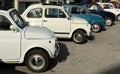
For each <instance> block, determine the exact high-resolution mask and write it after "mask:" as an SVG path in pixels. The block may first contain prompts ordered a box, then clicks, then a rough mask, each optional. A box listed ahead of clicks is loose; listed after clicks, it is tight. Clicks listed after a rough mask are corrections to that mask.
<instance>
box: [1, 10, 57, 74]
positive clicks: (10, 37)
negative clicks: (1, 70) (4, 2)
mask: <svg viewBox="0 0 120 74" xmlns="http://www.w3.org/2000/svg"><path fill="white" fill-rule="evenodd" d="M58 53H59V45H58V42H57V39H56V37H55V35H54V33H53V32H52V31H51V30H49V29H48V28H45V27H33V26H29V24H27V23H26V22H25V21H24V20H23V19H22V18H21V16H20V15H19V14H18V12H17V11H16V10H15V9H9V10H7V11H6V10H0V62H1V63H12V64H13V63H15V64H20V63H23V62H25V64H26V66H27V67H28V69H30V70H31V71H33V72H42V71H45V70H46V69H47V68H48V66H49V63H50V58H51V59H52V58H55V57H56V56H57V55H58Z"/></svg>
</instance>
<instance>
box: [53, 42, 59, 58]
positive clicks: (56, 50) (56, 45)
mask: <svg viewBox="0 0 120 74" xmlns="http://www.w3.org/2000/svg"><path fill="white" fill-rule="evenodd" d="M59 51H60V47H59V44H58V42H57V41H56V43H55V53H54V57H57V56H58V54H59Z"/></svg>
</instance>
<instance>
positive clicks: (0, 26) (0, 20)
mask: <svg viewBox="0 0 120 74" xmlns="http://www.w3.org/2000/svg"><path fill="white" fill-rule="evenodd" d="M10 25H11V23H10V22H9V20H8V19H7V18H6V17H5V16H2V15H0V31H1V30H2V31H3V30H10Z"/></svg>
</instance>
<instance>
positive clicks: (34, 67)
mask: <svg viewBox="0 0 120 74" xmlns="http://www.w3.org/2000/svg"><path fill="white" fill-rule="evenodd" d="M25 64H26V66H27V68H28V69H30V70H31V71H33V72H43V71H45V70H46V69H47V67H48V65H49V57H48V55H47V53H45V52H44V51H42V50H40V49H38V50H36V49H35V50H32V51H31V52H29V53H28V54H27V56H26V59H25Z"/></svg>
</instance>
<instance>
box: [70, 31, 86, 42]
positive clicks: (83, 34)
mask: <svg viewBox="0 0 120 74" xmlns="http://www.w3.org/2000/svg"><path fill="white" fill-rule="evenodd" d="M76 33H79V34H81V36H82V40H81V41H79V42H78V41H76V40H75V34H76ZM72 39H73V41H74V42H75V43H77V44H83V43H85V41H86V35H85V33H84V32H83V31H81V30H77V31H75V32H74V33H73V37H72Z"/></svg>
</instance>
